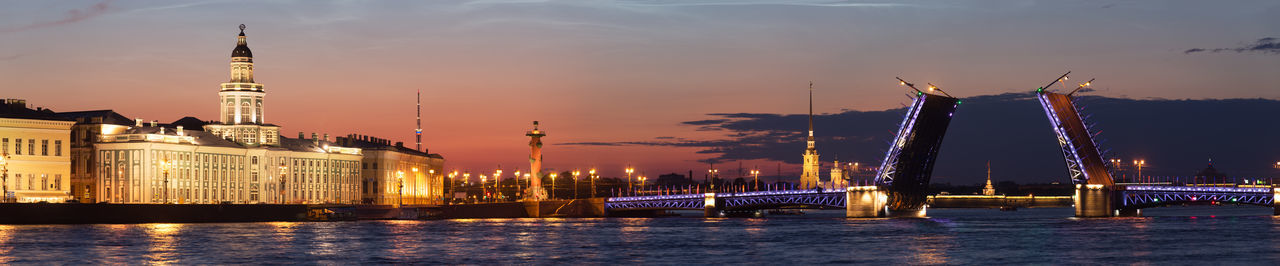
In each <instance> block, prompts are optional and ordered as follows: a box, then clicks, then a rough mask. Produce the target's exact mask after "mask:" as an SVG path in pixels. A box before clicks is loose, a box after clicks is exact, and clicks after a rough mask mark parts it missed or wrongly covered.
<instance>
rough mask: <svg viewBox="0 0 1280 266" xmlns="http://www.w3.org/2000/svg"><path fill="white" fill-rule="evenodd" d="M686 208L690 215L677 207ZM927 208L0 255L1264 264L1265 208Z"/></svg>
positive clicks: (266, 226) (297, 227)
mask: <svg viewBox="0 0 1280 266" xmlns="http://www.w3.org/2000/svg"><path fill="white" fill-rule="evenodd" d="M687 214H688V215H691V216H698V215H701V212H691V213H687ZM1071 214H1072V211H1071V209H1065V208H1052V209H1022V210H1019V211H1016V212H1001V211H997V210H987V209H930V210H929V216H930V218H927V219H845V218H842V217H841V215H843V212H839V211H810V212H809V213H807V214H805V215H803V216H774V217H767V218H727V219H704V218H700V217H666V218H591V219H475V220H445V221H358V222H303V223H287V222H281V223H226V224H129V225H0V264H51V263H52V264H130V265H135V264H169V263H172V264H295V263H303V264H316V263H319V264H357V263H358V264H377V263H407V264H487V265H493V264H588V265H605V264H783V263H786V264H850V263H890V264H1081V263H1086V264H1087V263H1107V264H1112V263H1123V264H1132V263H1141V264H1145V263H1149V264H1157V265H1169V264H1215V265H1220V264H1269V265H1275V264H1277V263H1280V252H1277V251H1280V218H1273V217H1272V216H1271V215H1270V214H1271V209H1270V208H1260V207H1223V206H1219V207H1171V208H1157V209H1149V210H1146V211H1145V212H1144V213H1143V215H1145V217H1140V218H1108V219H1077V218H1071V217H1070V216H1071Z"/></svg>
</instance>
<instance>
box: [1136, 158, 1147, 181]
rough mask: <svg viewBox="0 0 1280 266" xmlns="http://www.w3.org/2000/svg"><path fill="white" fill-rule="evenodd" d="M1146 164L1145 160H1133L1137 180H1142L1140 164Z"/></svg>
mask: <svg viewBox="0 0 1280 266" xmlns="http://www.w3.org/2000/svg"><path fill="white" fill-rule="evenodd" d="M1146 164H1147V160H1133V165H1136V166H1138V180H1139V181H1141V180H1142V166H1143V165H1146Z"/></svg>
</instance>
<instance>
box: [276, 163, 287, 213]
mask: <svg viewBox="0 0 1280 266" xmlns="http://www.w3.org/2000/svg"><path fill="white" fill-rule="evenodd" d="M288 173H289V166H288V165H286V164H285V163H283V162H282V163H280V187H277V188H276V190H277V191H276V192H279V194H280V199H279V200H278V202H279V203H280V204H284V198H285V197H284V181H285V179H286V177H285V175H286V174H288Z"/></svg>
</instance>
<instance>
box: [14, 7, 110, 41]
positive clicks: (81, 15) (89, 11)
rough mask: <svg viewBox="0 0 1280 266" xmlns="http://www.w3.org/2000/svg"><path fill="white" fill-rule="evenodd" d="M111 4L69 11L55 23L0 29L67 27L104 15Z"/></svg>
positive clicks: (38, 23)
mask: <svg viewBox="0 0 1280 266" xmlns="http://www.w3.org/2000/svg"><path fill="white" fill-rule="evenodd" d="M110 3H111V1H110V0H107V1H102V2H98V3H97V4H93V5H92V6H89V7H86V8H83V9H72V10H69V11H67V15H66V16H65V17H63V18H62V19H59V20H54V21H43V22H36V23H31V24H27V25H21V26H17V27H10V28H3V29H0V33H13V32H20V31H28V30H33V29H39V28H45V27H53V26H60V25H66V24H71V23H76V22H80V21H84V20H86V19H90V18H93V17H97V16H101V15H102V14H105V13H106V12H107V9H109V6H110Z"/></svg>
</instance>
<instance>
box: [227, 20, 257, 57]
mask: <svg viewBox="0 0 1280 266" xmlns="http://www.w3.org/2000/svg"><path fill="white" fill-rule="evenodd" d="M231 57H249V58H253V51H249V44H248V43H247V42H245V38H244V24H240V36H239V37H236V48H235V49H233V50H231ZM250 60H252V59H250Z"/></svg>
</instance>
